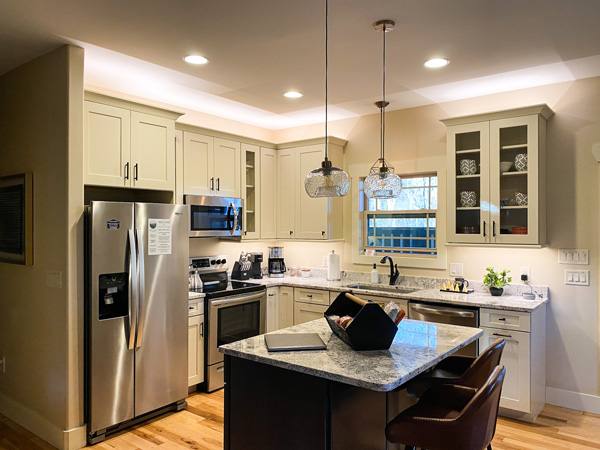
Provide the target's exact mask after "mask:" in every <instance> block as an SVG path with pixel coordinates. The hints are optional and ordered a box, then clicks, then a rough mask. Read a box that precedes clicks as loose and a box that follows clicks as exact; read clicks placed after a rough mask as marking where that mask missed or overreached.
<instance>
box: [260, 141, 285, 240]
mask: <svg viewBox="0 0 600 450" xmlns="http://www.w3.org/2000/svg"><path fill="white" fill-rule="evenodd" d="M277 195H278V192H277V152H276V151H275V150H273V149H272V148H265V147H261V149H260V216H259V219H260V237H261V238H262V239H275V238H277ZM279 195H281V194H279Z"/></svg>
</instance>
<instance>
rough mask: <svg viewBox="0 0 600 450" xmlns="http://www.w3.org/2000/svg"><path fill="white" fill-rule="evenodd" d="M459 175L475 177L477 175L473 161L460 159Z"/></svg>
mask: <svg viewBox="0 0 600 450" xmlns="http://www.w3.org/2000/svg"><path fill="white" fill-rule="evenodd" d="M460 173H462V174H463V175H475V174H476V173H477V162H476V161H475V160H474V159H461V160H460Z"/></svg>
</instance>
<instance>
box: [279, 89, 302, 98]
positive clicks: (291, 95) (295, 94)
mask: <svg viewBox="0 0 600 450" xmlns="http://www.w3.org/2000/svg"><path fill="white" fill-rule="evenodd" d="M303 95H304V94H302V92H296V91H289V92H286V93H285V94H283V96H284V97H287V98H300V97H302V96H303Z"/></svg>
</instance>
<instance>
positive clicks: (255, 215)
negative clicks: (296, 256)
mask: <svg viewBox="0 0 600 450" xmlns="http://www.w3.org/2000/svg"><path fill="white" fill-rule="evenodd" d="M241 151H242V200H244V209H243V211H244V222H243V224H244V232H243V234H242V239H259V238H260V200H261V198H260V193H261V183H260V169H261V158H260V149H259V148H258V146H257V145H250V144H242V145H241Z"/></svg>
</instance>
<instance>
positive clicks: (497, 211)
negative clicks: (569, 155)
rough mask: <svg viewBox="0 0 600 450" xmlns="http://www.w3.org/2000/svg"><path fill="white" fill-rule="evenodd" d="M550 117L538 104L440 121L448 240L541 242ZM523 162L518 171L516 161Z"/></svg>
mask: <svg viewBox="0 0 600 450" xmlns="http://www.w3.org/2000/svg"><path fill="white" fill-rule="evenodd" d="M552 114H553V113H552V111H551V110H550V109H549V108H548V107H547V106H546V105H538V106H532V107H528V108H520V109H516V110H510V111H500V112H497V113H490V114H483V115H476V116H468V117H460V118H454V119H446V120H443V122H444V123H445V124H446V125H447V126H448V132H447V147H448V153H447V161H448V170H449V177H448V241H449V242H456V243H479V244H485V243H490V244H543V243H545V241H546V227H545V225H546V224H545V216H546V203H545V199H546V177H545V175H546V160H545V155H546V120H547V119H548V117H550V116H551V115H552ZM525 158H526V159H527V166H526V167H523V166H521V165H520V164H518V162H517V161H519V160H522V159H525ZM503 163H506V165H507V166H510V169H507V168H503V167H502V166H503V165H505V164H503ZM461 164H464V166H465V167H466V166H469V165H470V166H471V167H472V168H473V171H474V172H475V173H471V171H468V170H461ZM518 166H519V167H518ZM523 196H525V200H524V201H523Z"/></svg>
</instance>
